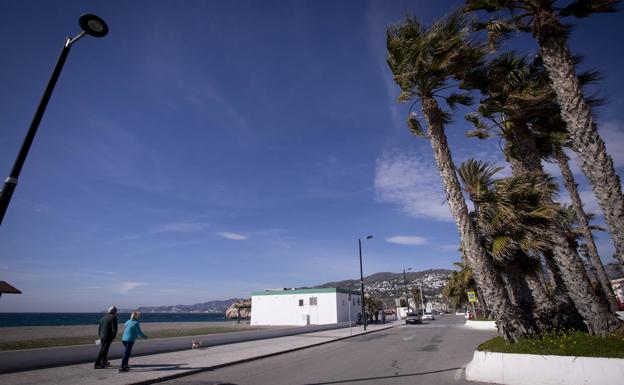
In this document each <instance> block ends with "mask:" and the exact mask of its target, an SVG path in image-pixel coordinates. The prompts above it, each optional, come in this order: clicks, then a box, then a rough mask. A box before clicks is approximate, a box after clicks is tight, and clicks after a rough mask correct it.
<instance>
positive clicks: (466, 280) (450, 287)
mask: <svg viewBox="0 0 624 385" xmlns="http://www.w3.org/2000/svg"><path fill="white" fill-rule="evenodd" d="M453 265H455V267H457V268H458V269H459V271H453V272H451V274H450V275H449V279H448V281H446V285H444V289H442V295H443V296H444V298H446V299H447V300H448V301H449V302H450V303H451V305H452V307H453V308H455V309H459V308H462V307H465V306H466V305H467V302H468V297H467V296H466V291H467V290H468V289H471V288H474V287H476V281H475V279H474V275H473V273H472V270H471V269H470V267H468V266H467V265H466V264H465V263H461V262H455V263H454V264H453Z"/></svg>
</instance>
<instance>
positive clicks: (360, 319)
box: [357, 313, 362, 325]
mask: <svg viewBox="0 0 624 385" xmlns="http://www.w3.org/2000/svg"><path fill="white" fill-rule="evenodd" d="M357 324H358V325H361V324H362V313H358V315H357Z"/></svg>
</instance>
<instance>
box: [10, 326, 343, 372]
mask: <svg viewBox="0 0 624 385" xmlns="http://www.w3.org/2000/svg"><path fill="white" fill-rule="evenodd" d="M345 325H347V324H346V323H344V324H333V325H311V326H303V327H284V328H277V329H267V330H254V331H241V332H235V333H224V334H210V335H204V336H194V337H190V336H189V337H174V338H158V339H153V340H145V341H143V340H142V341H141V343H140V344H137V345H136V346H135V348H134V349H133V350H132V355H133V356H135V357H136V356H141V355H148V354H157V353H166V352H174V351H180V350H188V349H189V348H190V346H191V340H199V341H201V342H202V346H203V347H210V346H217V345H226V344H233V343H237V342H244V341H255V340H261V339H267V338H276V337H283V336H289V335H297V334H301V333H309V332H313V331H318V330H329V329H334V328H337V327H345ZM98 349H99V347H98V346H96V345H78V346H62V347H56V348H43V349H28V350H15V351H6V352H0V374H2V373H11V372H18V371H23V370H33V369H41V368H48V367H54V366H65V365H73V364H80V363H87V362H93V361H94V360H95V356H96V355H97V352H98ZM122 354H123V347H122V346H121V343H120V342H114V343H113V344H112V346H111V349H110V351H109V354H108V358H109V359H111V360H112V359H117V358H121V356H122Z"/></svg>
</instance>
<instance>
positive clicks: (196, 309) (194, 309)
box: [138, 298, 240, 313]
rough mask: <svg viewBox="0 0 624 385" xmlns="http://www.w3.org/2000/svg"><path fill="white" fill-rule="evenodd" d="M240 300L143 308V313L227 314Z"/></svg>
mask: <svg viewBox="0 0 624 385" xmlns="http://www.w3.org/2000/svg"><path fill="white" fill-rule="evenodd" d="M239 299H240V298H232V299H226V300H221V301H208V302H202V303H196V304H194V305H167V306H142V307H140V308H139V309H138V310H139V311H140V312H141V313H225V311H226V310H227V308H228V307H230V305H231V304H232V303H234V302H236V301H238V300H239Z"/></svg>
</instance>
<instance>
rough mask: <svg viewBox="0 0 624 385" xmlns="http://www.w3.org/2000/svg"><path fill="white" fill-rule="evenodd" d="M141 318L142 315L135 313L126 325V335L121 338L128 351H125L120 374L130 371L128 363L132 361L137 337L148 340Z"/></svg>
mask: <svg viewBox="0 0 624 385" xmlns="http://www.w3.org/2000/svg"><path fill="white" fill-rule="evenodd" d="M140 316H141V313H139V312H138V311H133V312H132V314H131V315H130V319H129V320H128V321H126V323H125V324H124V326H125V329H124V334H123V336H122V337H121V343H122V344H123V346H124V347H125V348H126V350H125V351H124V355H123V358H122V359H121V368H119V371H120V372H127V371H128V370H130V367H129V366H128V361H129V360H130V354H131V353H132V345H134V341H136V339H137V337H141V338H145V339H147V336H146V335H145V334H143V332H142V331H141V325H139V317H140Z"/></svg>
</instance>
